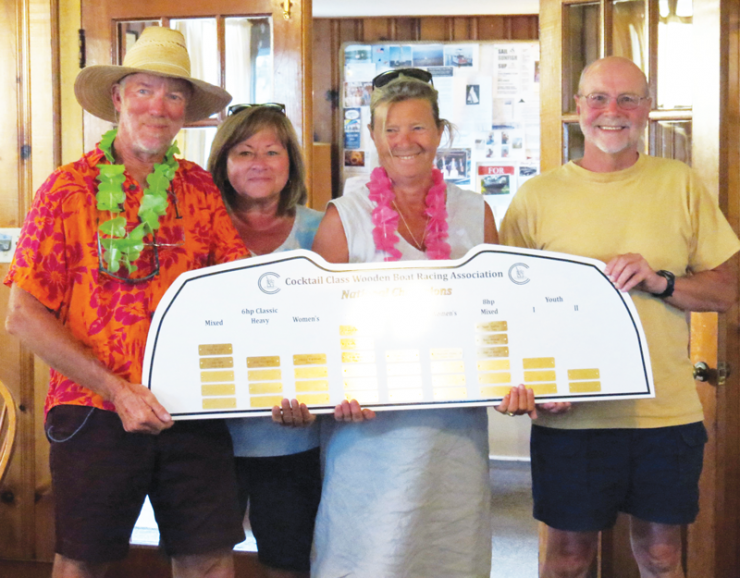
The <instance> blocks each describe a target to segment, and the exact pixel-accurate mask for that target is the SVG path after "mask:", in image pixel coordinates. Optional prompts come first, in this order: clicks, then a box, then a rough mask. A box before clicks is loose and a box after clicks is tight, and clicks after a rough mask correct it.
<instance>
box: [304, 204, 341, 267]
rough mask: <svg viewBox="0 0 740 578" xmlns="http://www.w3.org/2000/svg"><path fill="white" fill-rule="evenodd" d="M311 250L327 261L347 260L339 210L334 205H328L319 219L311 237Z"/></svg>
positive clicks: (339, 261)
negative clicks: (313, 235) (316, 228)
mask: <svg viewBox="0 0 740 578" xmlns="http://www.w3.org/2000/svg"><path fill="white" fill-rule="evenodd" d="M312 250H313V251H314V252H315V253H318V254H319V255H321V256H322V257H323V258H324V259H326V260H327V261H329V263H347V262H349V246H348V245H347V235H345V234H344V226H342V220H341V219H340V218H339V211H337V209H336V207H334V205H329V207H328V208H327V209H326V214H325V215H324V218H323V219H321V224H320V225H319V230H318V231H316V236H315V237H314V239H313V247H312Z"/></svg>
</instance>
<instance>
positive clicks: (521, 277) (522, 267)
mask: <svg viewBox="0 0 740 578" xmlns="http://www.w3.org/2000/svg"><path fill="white" fill-rule="evenodd" d="M527 269H529V265H527V264H526V263H514V264H513V265H512V266H511V267H509V279H511V280H512V282H514V283H516V284H517V285H526V284H527V283H529V277H528V276H527Z"/></svg>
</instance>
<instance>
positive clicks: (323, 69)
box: [313, 18, 337, 142]
mask: <svg viewBox="0 0 740 578" xmlns="http://www.w3.org/2000/svg"><path fill="white" fill-rule="evenodd" d="M333 24H334V21H333V20H329V19H328V18H327V19H319V20H316V21H315V22H314V29H313V61H314V63H316V66H314V71H313V88H314V90H313V119H314V127H313V133H314V140H315V141H318V142H332V136H333V128H332V120H333V119H332V112H333V111H332V101H333V98H332V94H331V86H332V74H333V69H334V68H335V66H333V65H334V64H335V60H336V58H337V57H336V56H334V55H333V54H332V43H331V42H327V41H326V40H327V39H331V38H332V27H333Z"/></svg>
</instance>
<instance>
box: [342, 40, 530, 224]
mask: <svg viewBox="0 0 740 578" xmlns="http://www.w3.org/2000/svg"><path fill="white" fill-rule="evenodd" d="M341 56H342V57H341V62H343V63H344V66H343V69H342V89H341V95H340V100H341V106H342V118H343V132H342V143H341V144H342V155H341V158H342V182H343V183H344V181H345V180H346V179H347V178H349V177H354V176H361V175H368V176H369V174H370V172H372V170H373V169H374V168H375V167H377V166H378V155H377V151H376V150H375V146H374V144H373V142H372V140H371V138H370V131H369V130H368V128H367V125H368V124H369V123H370V94H371V92H372V79H373V78H374V77H375V76H377V75H378V74H380V73H381V72H384V71H386V70H391V69H393V68H405V67H411V66H413V67H416V68H423V69H426V70H428V71H429V72H431V73H432V75H433V79H432V81H433V83H434V88H436V89H437V91H438V93H439V108H440V116H441V117H442V118H444V119H447V120H449V121H450V122H452V123H453V125H455V128H456V130H455V133H454V137H453V139H452V142H451V143H450V142H449V139H447V138H445V139H444V140H443V142H442V144H441V146H440V148H439V149H438V154H437V159H436V164H437V168H438V169H439V170H441V171H442V173H443V174H444V176H445V180H446V181H448V182H452V183H454V184H456V185H458V186H460V187H462V188H464V189H469V190H473V191H476V192H478V193H480V194H482V195H484V197H485V199H486V201H487V202H488V203H489V204H490V205H491V208H492V209H493V213H494V216H495V217H496V222H497V223H498V224H500V223H501V220H502V219H503V216H504V213H505V212H506V208H507V207H508V206H509V203H510V202H511V199H512V198H513V197H514V194H515V193H516V191H517V189H518V188H519V187H520V186H521V185H522V183H523V182H524V181H526V180H527V179H529V178H531V177H533V176H534V175H536V174H538V173H539V167H540V98H539V87H540V83H539V61H540V57H539V43H538V42H537V41H508V42H500V41H496V42H403V43H392V42H379V43H373V44H357V43H345V44H343V45H342V55H341Z"/></svg>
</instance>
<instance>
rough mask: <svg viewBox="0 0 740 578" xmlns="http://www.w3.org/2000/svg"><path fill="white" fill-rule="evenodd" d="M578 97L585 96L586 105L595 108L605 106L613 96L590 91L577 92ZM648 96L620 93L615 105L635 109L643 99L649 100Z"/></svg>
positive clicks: (623, 108) (624, 108)
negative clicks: (587, 92) (588, 92)
mask: <svg viewBox="0 0 740 578" xmlns="http://www.w3.org/2000/svg"><path fill="white" fill-rule="evenodd" d="M578 97H579V98H585V99H586V102H587V103H588V106H590V107H591V108H594V109H596V110H599V109H602V108H606V107H607V106H609V103H610V102H611V101H612V100H614V97H613V96H609V95H608V94H603V93H601V92H592V93H591V94H586V95H583V94H579V95H578ZM649 99H650V97H649V96H638V95H636V94H629V93H626V94H620V95H619V96H617V97H616V100H617V106H618V107H619V108H621V109H622V110H635V109H636V108H637V107H638V106H640V103H641V102H642V101H643V100H649Z"/></svg>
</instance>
